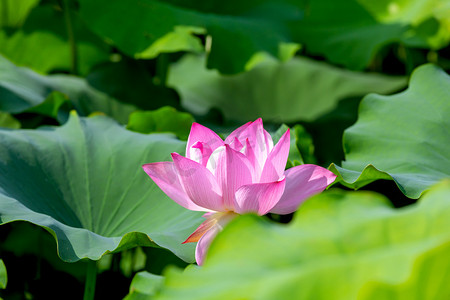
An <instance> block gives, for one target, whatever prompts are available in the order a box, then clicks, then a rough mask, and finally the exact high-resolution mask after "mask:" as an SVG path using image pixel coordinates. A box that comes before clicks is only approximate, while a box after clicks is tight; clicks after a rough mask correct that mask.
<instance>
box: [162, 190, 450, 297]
mask: <svg viewBox="0 0 450 300" xmlns="http://www.w3.org/2000/svg"><path fill="white" fill-rule="evenodd" d="M449 214H450V181H446V182H443V183H441V184H440V185H438V186H436V187H435V188H433V189H432V190H430V191H429V192H428V193H427V194H426V195H424V197H423V199H421V200H420V201H419V203H417V204H414V205H411V206H409V207H404V208H401V209H395V208H392V207H391V205H390V203H389V201H388V200H387V199H386V198H385V197H384V196H381V195H379V194H376V193H372V192H348V191H340V190H330V191H328V192H324V193H322V194H320V195H317V196H315V197H314V198H311V199H310V200H308V201H306V202H305V204H303V206H301V207H300V209H299V210H298V211H297V213H296V215H295V217H294V220H293V221H292V222H291V223H290V224H289V225H281V224H275V223H272V222H269V221H268V220H265V219H263V218H261V217H257V216H255V215H245V216H242V217H240V218H237V219H235V220H234V221H233V222H232V223H230V224H229V225H227V226H226V227H225V229H224V231H223V232H222V233H221V234H219V235H218V236H217V238H216V239H215V240H214V241H213V243H212V245H211V247H210V249H209V253H208V256H207V257H206V261H205V264H204V265H203V266H202V267H201V268H190V269H187V270H185V271H184V272H182V271H179V270H176V269H173V268H172V269H169V271H168V272H166V280H165V283H164V287H163V289H162V292H161V294H160V295H159V297H157V299H330V297H331V298H332V299H405V300H406V299H408V300H413V299H417V300H419V299H446V298H447V297H448V295H449V294H450V286H449V285H448V284H447V282H448V280H450V272H448V269H449V267H450V256H449V255H448V254H449V251H450V233H449V231H448V228H449V226H450V218H448V216H449ZM330 295H331V296H330Z"/></svg>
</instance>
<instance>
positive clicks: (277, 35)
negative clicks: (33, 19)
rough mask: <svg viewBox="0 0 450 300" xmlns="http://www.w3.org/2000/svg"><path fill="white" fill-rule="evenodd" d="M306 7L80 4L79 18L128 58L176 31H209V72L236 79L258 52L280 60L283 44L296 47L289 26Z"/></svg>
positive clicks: (148, 1)
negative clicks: (279, 47)
mask: <svg viewBox="0 0 450 300" xmlns="http://www.w3.org/2000/svg"><path fill="white" fill-rule="evenodd" d="M302 5H303V4H302V2H299V1H292V0H282V1H274V0H263V1H256V0H252V1H245V2H243V1H236V0H232V1H221V2H219V1H208V2H205V1H178V0H171V1H158V0H143V1H142V0H131V1H130V0H116V1H114V2H111V1H108V0H96V1H91V0H81V1H80V14H81V17H82V18H83V19H84V20H85V21H86V23H87V25H88V26H89V27H90V28H91V29H92V30H93V31H95V32H96V33H97V34H99V35H100V36H103V37H105V38H108V39H110V40H111V41H113V43H114V44H115V45H116V46H117V47H118V48H119V49H121V50H122V51H124V52H125V53H126V54H128V55H138V56H141V53H142V52H144V53H145V51H146V49H148V48H149V47H151V46H152V45H153V44H154V43H156V42H158V41H160V39H161V38H162V37H165V36H167V34H168V33H171V32H176V27H177V26H185V27H186V26H189V27H195V28H204V29H206V31H207V33H208V35H210V36H211V37H212V45H211V52H210V55H209V57H208V67H210V68H217V69H219V70H220V71H221V72H223V73H237V72H240V71H242V70H244V67H245V64H246V63H247V62H248V60H249V59H250V58H251V57H252V55H253V54H255V53H256V52H260V51H265V52H268V53H271V54H273V55H277V53H278V45H279V43H280V42H291V41H290V39H289V30H288V23H289V22H292V21H295V20H299V19H300V18H301V16H302V11H303V8H302ZM99 11H101V12H102V13H101V14H99V13H98V12H99ZM123 12H126V14H124V13H123ZM183 44H184V41H181V45H183Z"/></svg>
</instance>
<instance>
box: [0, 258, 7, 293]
mask: <svg viewBox="0 0 450 300" xmlns="http://www.w3.org/2000/svg"><path fill="white" fill-rule="evenodd" d="M7 283H8V275H7V273H6V266H5V263H4V262H3V260H2V259H0V289H5V288H6V285H7Z"/></svg>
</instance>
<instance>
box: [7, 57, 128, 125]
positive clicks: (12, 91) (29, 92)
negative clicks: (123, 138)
mask: <svg viewBox="0 0 450 300" xmlns="http://www.w3.org/2000/svg"><path fill="white" fill-rule="evenodd" d="M55 91H57V92H61V93H63V94H65V95H66V96H68V98H69V99H70V101H71V102H72V104H73V106H74V107H75V109H76V110H77V112H78V113H79V114H80V115H89V114H90V113H92V112H96V111H100V112H103V113H105V114H107V115H109V116H112V117H113V118H115V119H116V120H118V121H119V122H121V123H127V122H128V116H129V114H130V113H131V112H133V111H135V110H136V107H135V106H133V105H129V104H125V103H121V102H119V101H118V100H116V99H114V98H111V97H110V96H108V95H106V94H105V93H102V92H100V91H98V90H96V89H95V88H93V87H91V86H90V85H89V84H88V83H87V82H86V80H85V79H82V78H78V77H75V76H71V75H47V76H44V75H40V74H37V73H36V72H34V71H32V70H29V69H27V68H24V67H17V66H15V65H14V64H12V63H11V62H10V61H8V60H7V59H6V58H4V57H2V56H1V55H0V110H3V111H6V112H11V113H20V112H23V111H25V110H28V109H30V108H33V107H35V106H38V105H40V104H42V103H44V101H45V100H46V99H47V98H48V97H49V96H50V95H51V94H52V92H55Z"/></svg>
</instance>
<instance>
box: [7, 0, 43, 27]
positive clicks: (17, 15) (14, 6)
mask: <svg viewBox="0 0 450 300" xmlns="http://www.w3.org/2000/svg"><path fill="white" fill-rule="evenodd" d="M38 3H39V0H20V1H17V0H2V1H1V2H0V16H2V17H1V18H0V28H2V27H17V26H20V25H21V24H22V23H23V21H24V20H25V19H26V17H27V16H28V14H29V12H30V10H31V9H32V8H33V7H34V6H36V5H37V4H38Z"/></svg>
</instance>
